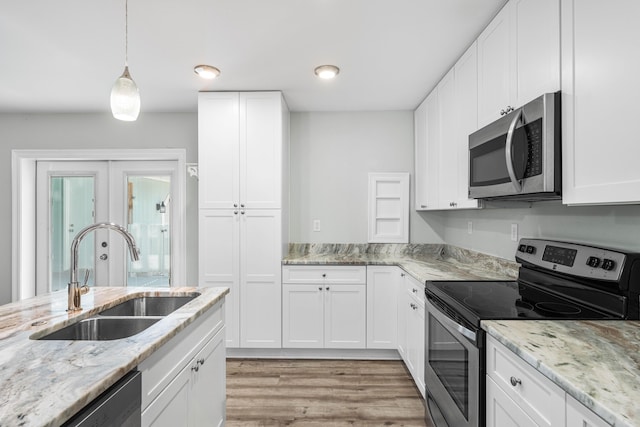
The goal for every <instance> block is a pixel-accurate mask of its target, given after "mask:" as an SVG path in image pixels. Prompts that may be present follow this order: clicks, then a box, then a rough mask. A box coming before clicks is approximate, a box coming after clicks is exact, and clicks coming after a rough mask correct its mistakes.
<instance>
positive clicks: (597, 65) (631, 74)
mask: <svg viewBox="0 0 640 427" xmlns="http://www.w3.org/2000/svg"><path fill="white" fill-rule="evenodd" d="M638 16H640V2H638V1H635V0H618V1H616V2H613V3H612V2H602V1H596V0H580V1H574V2H569V1H563V2H562V43H563V45H562V93H563V96H562V145H563V152H562V163H563V164H562V166H563V170H562V180H563V189H562V192H563V194H562V196H563V203H565V204H616V203H637V202H639V201H640V168H638V162H637V159H638V158H640V144H637V143H636V140H637V132H636V131H635V130H634V129H635V128H634V127H633V126H634V124H635V123H636V122H637V110H638V107H637V100H638V99H639V98H640V80H639V79H638V70H640V56H639V55H637V54H633V53H632V52H635V51H637V44H638V43H637V42H638V40H639V39H640V27H639V26H638V25H637V17H638Z"/></svg>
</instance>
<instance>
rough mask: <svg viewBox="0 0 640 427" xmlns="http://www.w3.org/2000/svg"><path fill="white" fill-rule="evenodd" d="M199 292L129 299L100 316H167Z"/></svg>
mask: <svg viewBox="0 0 640 427" xmlns="http://www.w3.org/2000/svg"><path fill="white" fill-rule="evenodd" d="M199 295H200V294H199V293H193V294H190V295H188V296H156V297H139V298H133V299H130V300H127V301H125V302H123V303H120V304H118V305H116V306H114V307H111V308H108V309H106V310H104V311H101V312H100V313H99V315H100V316H166V315H168V314H171V313H172V312H174V311H176V310H177V309H179V308H180V307H182V306H183V305H185V304H186V303H188V302H189V301H191V300H193V299H194V298H196V297H198V296H199Z"/></svg>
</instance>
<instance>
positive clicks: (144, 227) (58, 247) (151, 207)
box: [36, 161, 180, 294]
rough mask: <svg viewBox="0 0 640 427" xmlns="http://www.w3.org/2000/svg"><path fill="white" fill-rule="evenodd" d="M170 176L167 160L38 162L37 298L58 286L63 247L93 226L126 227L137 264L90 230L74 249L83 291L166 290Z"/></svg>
mask: <svg viewBox="0 0 640 427" xmlns="http://www.w3.org/2000/svg"><path fill="white" fill-rule="evenodd" d="M177 170H178V167H177V162H174V161H38V162H37V163H36V187H37V188H36V221H37V225H36V236H37V242H38V244H37V249H36V252H37V254H36V258H37V262H36V270H37V271H36V282H37V285H36V288H37V293H38V294H42V293H46V292H51V291H56V290H59V289H64V288H66V286H67V283H68V282H69V276H70V271H69V268H70V263H71V260H70V257H71V253H70V247H71V242H72V241H73V239H74V237H75V236H76V235H77V234H78V232H79V231H80V230H82V229H83V228H84V227H86V226H88V225H91V224H94V223H97V222H114V223H117V224H120V225H123V226H124V227H126V228H127V229H128V231H129V232H130V233H131V234H132V235H133V236H134V238H135V240H136V244H137V246H138V249H139V250H140V260H139V261H136V262H131V260H130V259H129V257H128V252H127V248H126V245H125V242H124V240H123V239H122V237H121V236H119V235H118V234H117V233H114V232H112V231H108V230H106V229H98V230H96V231H94V232H92V233H90V234H88V235H87V236H86V237H85V238H84V239H83V240H82V242H81V244H80V246H79V252H78V255H79V256H78V266H79V269H80V274H79V276H78V277H79V279H80V280H84V277H85V272H86V274H87V275H88V282H87V283H88V284H89V285H90V286H153V287H157V286H170V285H171V282H172V266H173V262H172V261H173V260H172V258H173V257H172V247H175V245H174V244H173V241H174V239H176V238H180V236H176V232H177V231H178V228H179V227H178V228H176V227H173V226H172V225H173V221H172V219H173V218H174V217H175V209H174V204H173V203H172V200H173V197H172V196H174V195H175V194H176V192H177V191H178V187H177V185H176V182H177V179H176V174H177Z"/></svg>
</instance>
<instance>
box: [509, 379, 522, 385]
mask: <svg viewBox="0 0 640 427" xmlns="http://www.w3.org/2000/svg"><path fill="white" fill-rule="evenodd" d="M509 381H510V382H511V385H512V386H514V387H515V386H517V385H518V384H522V381H520V378H516V377H511V379H509Z"/></svg>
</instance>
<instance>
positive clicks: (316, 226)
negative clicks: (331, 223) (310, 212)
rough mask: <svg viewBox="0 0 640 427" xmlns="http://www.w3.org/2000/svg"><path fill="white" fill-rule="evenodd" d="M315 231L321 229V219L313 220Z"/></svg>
mask: <svg viewBox="0 0 640 427" xmlns="http://www.w3.org/2000/svg"><path fill="white" fill-rule="evenodd" d="M313 231H320V220H319V219H314V220H313Z"/></svg>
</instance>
